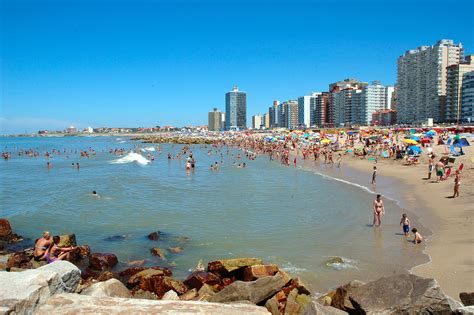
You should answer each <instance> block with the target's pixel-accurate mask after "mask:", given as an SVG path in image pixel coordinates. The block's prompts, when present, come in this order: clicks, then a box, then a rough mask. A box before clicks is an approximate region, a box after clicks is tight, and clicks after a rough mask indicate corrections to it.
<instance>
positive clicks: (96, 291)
mask: <svg viewBox="0 0 474 315" xmlns="http://www.w3.org/2000/svg"><path fill="white" fill-rule="evenodd" d="M81 294H84V295H90V296H96V297H106V296H109V297H123V298H129V297H131V296H132V295H131V294H130V292H129V291H128V289H127V287H125V286H124V285H123V283H122V282H120V281H118V280H117V279H109V280H107V281H104V282H98V283H94V284H92V285H91V286H89V287H88V288H86V289H85V290H83V291H82V292H81Z"/></svg>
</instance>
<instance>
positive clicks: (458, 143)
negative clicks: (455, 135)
mask: <svg viewBox="0 0 474 315" xmlns="http://www.w3.org/2000/svg"><path fill="white" fill-rule="evenodd" d="M453 145H454V146H455V147H456V148H462V147H467V146H470V143H469V141H467V139H466V138H459V139H457V140H456V139H455V140H454V141H453Z"/></svg>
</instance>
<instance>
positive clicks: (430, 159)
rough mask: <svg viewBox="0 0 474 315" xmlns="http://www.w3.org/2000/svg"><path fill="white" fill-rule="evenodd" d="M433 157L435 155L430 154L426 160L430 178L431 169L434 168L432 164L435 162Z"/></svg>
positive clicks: (429, 177)
mask: <svg viewBox="0 0 474 315" xmlns="http://www.w3.org/2000/svg"><path fill="white" fill-rule="evenodd" d="M434 158H435V155H434V154H431V155H430V158H429V160H428V179H431V173H433V170H434V164H435V163H434Z"/></svg>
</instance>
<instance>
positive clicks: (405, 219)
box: [400, 213, 410, 236]
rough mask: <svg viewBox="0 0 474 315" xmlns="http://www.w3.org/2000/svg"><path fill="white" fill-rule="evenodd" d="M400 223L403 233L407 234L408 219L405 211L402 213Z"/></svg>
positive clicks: (408, 228) (408, 231)
mask: <svg viewBox="0 0 474 315" xmlns="http://www.w3.org/2000/svg"><path fill="white" fill-rule="evenodd" d="M400 225H402V226H403V235H405V236H408V233H410V220H409V219H408V217H407V214H406V213H404V214H402V219H401V220H400Z"/></svg>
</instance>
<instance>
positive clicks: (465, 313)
mask: <svg viewBox="0 0 474 315" xmlns="http://www.w3.org/2000/svg"><path fill="white" fill-rule="evenodd" d="M453 314H455V315H474V306H473V305H470V306H464V307H460V308H458V309H457V310H455V311H454V312H453Z"/></svg>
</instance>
